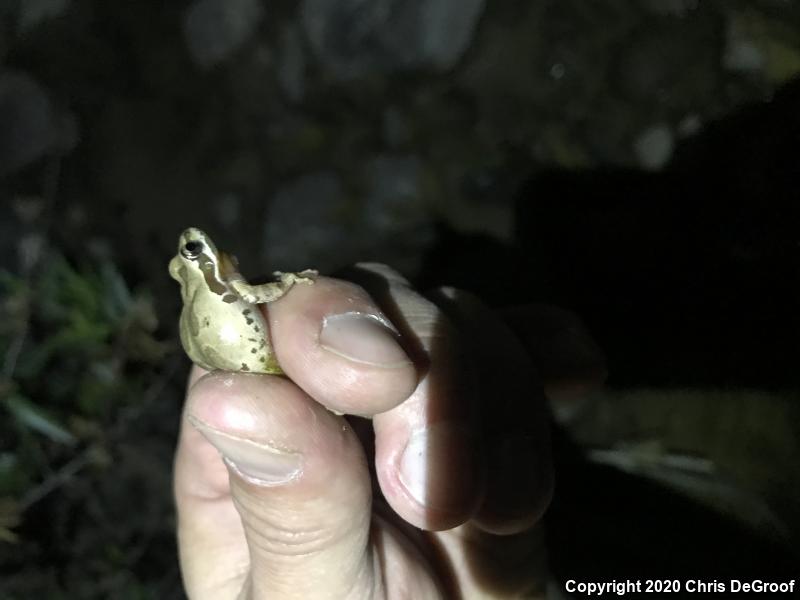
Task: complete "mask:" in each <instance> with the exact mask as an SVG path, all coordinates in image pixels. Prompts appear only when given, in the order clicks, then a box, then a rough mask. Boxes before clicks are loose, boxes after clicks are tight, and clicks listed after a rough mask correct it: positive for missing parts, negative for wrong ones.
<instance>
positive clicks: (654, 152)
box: [633, 123, 675, 171]
mask: <svg viewBox="0 0 800 600" xmlns="http://www.w3.org/2000/svg"><path fill="white" fill-rule="evenodd" d="M633 149H634V152H635V153H636V158H637V159H638V161H639V165H640V166H641V167H642V168H643V169H647V170H649V171H658V170H659V169H661V168H663V167H664V165H666V164H667V163H668V162H669V159H670V158H671V157H672V152H673V150H674V149H675V136H674V135H673V133H672V130H671V129H670V128H669V126H668V125H666V124H665V123H659V124H658V125H653V126H652V127H650V128H648V129H646V130H645V131H643V132H642V133H641V135H639V137H638V138H636V141H635V142H634V143H633Z"/></svg>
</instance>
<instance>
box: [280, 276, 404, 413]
mask: <svg viewBox="0 0 800 600" xmlns="http://www.w3.org/2000/svg"><path fill="white" fill-rule="evenodd" d="M295 290H296V291H295ZM295 290H293V295H292V296H291V302H286V303H280V302H278V303H276V304H275V305H274V306H273V305H270V306H269V311H268V314H269V319H270V327H271V331H272V335H273V340H274V344H275V349H276V353H277V355H278V358H279V360H280V363H281V365H282V367H283V369H284V371H285V372H286V374H287V375H288V376H289V377H290V378H291V379H292V380H293V381H295V382H296V383H297V385H299V386H300V387H301V388H303V389H304V390H305V391H306V392H307V393H308V394H309V395H310V396H312V397H313V398H314V399H315V400H317V401H318V402H320V403H322V404H323V405H325V406H327V407H328V408H330V409H332V410H335V411H337V412H341V413H348V414H355V415H361V416H371V415H374V414H377V413H381V412H385V411H387V410H390V409H391V408H394V407H395V406H397V405H399V404H400V403H401V402H403V401H404V400H405V399H406V398H408V396H409V395H410V394H411V393H412V392H413V391H414V389H415V387H416V384H417V379H418V376H417V368H416V366H415V365H414V363H413V362H412V361H411V359H410V358H409V357H408V354H407V353H406V352H405V350H404V348H403V344H402V340H401V339H400V336H399V334H398V333H397V330H396V329H395V328H394V327H393V326H392V324H391V322H390V321H389V319H388V318H387V317H386V316H385V315H384V314H383V313H382V312H381V311H380V310H379V309H378V307H377V306H376V305H375V303H374V302H373V301H372V299H371V298H370V297H369V295H368V294H367V293H366V292H365V291H364V290H363V289H362V288H361V287H359V286H357V285H355V284H352V283H349V282H345V281H339V280H335V279H329V278H324V277H321V278H319V279H318V280H317V281H316V282H315V284H314V285H312V286H302V288H295Z"/></svg>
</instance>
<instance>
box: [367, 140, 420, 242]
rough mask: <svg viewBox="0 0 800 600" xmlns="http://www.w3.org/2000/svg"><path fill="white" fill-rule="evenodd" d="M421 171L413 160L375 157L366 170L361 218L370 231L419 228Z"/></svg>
mask: <svg viewBox="0 0 800 600" xmlns="http://www.w3.org/2000/svg"><path fill="white" fill-rule="evenodd" d="M421 178H422V168H421V166H420V162H419V159H418V158H417V157H416V156H385V155H381V156H377V157H375V158H373V159H372V160H370V161H369V162H368V163H367V166H366V183H367V186H368V192H367V197H366V205H365V210H364V216H365V218H366V220H367V227H368V229H369V230H371V231H376V232H378V234H379V235H381V236H382V235H383V233H384V232H387V231H389V230H397V229H398V228H405V227H407V226H410V227H411V228H413V227H415V226H416V225H417V224H419V214H420V210H419V203H420V198H421V196H422V192H421V182H422V181H421Z"/></svg>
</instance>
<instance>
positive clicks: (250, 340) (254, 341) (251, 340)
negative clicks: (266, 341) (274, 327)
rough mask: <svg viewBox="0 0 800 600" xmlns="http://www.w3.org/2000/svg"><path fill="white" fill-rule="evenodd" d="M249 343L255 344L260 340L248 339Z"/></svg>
mask: <svg viewBox="0 0 800 600" xmlns="http://www.w3.org/2000/svg"><path fill="white" fill-rule="evenodd" d="M247 341H248V342H253V343H254V344H255V343H256V342H257V341H258V340H257V339H256V338H247Z"/></svg>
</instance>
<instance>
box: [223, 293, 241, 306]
mask: <svg viewBox="0 0 800 600" xmlns="http://www.w3.org/2000/svg"><path fill="white" fill-rule="evenodd" d="M236 300H237V298H236V296H234V295H233V294H225V295H224V296H223V297H222V301H223V302H227V303H228V304H230V303H232V302H236Z"/></svg>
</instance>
